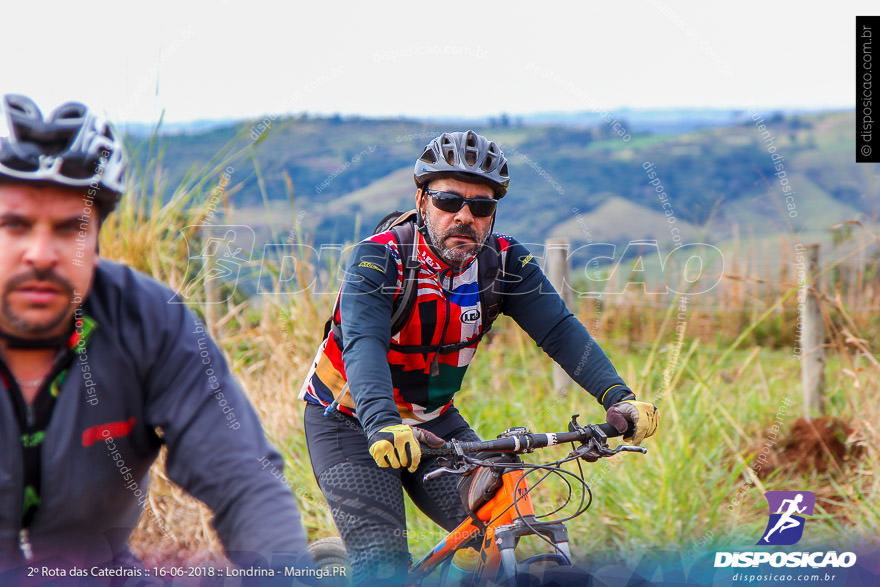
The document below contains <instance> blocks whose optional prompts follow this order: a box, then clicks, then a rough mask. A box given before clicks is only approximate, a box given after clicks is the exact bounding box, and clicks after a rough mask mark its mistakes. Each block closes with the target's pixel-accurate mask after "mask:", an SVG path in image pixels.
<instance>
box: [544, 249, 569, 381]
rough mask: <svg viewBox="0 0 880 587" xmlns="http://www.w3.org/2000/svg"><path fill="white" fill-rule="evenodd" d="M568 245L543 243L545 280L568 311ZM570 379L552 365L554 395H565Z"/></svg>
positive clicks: (558, 367) (561, 370)
mask: <svg viewBox="0 0 880 587" xmlns="http://www.w3.org/2000/svg"><path fill="white" fill-rule="evenodd" d="M569 249H570V244H569V241H568V239H567V238H551V239H547V241H546V242H545V243H544V251H545V254H546V260H545V264H546V265H545V266H546V268H547V278H548V279H549V280H550V283H552V284H553V287H554V288H555V289H556V291H557V292H558V293H559V295H560V296H562V300H563V301H564V302H565V305H566V306H568V308H569V309H572V301H573V296H572V291H571V287H570V285H569V284H570V283H571V281H570V277H569V276H570V269H569V262H568V253H569ZM571 383H572V381H571V378H570V377H569V376H568V373H566V372H565V370H564V369H563V368H562V367H560V366H559V365H557V364H556V363H554V364H553V391H555V392H556V393H559V394H562V395H567V394H568V390H569V388H570V387H571Z"/></svg>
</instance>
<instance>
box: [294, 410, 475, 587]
mask: <svg viewBox="0 0 880 587" xmlns="http://www.w3.org/2000/svg"><path fill="white" fill-rule="evenodd" d="M323 413H324V408H323V407H320V406H317V405H315V404H310V403H309V404H307V405H306V409H305V432H306V440H307V443H308V447H309V458H310V459H311V462H312V469H313V470H314V472H315V478H316V479H317V481H318V485H319V486H320V488H321V491H322V492H323V494H324V499H326V500H327V503H328V504H329V506H330V513H331V514H332V515H333V520H334V521H335V522H336V527H337V528H338V529H339V534H340V535H341V536H342V540H343V541H344V542H345V547H346V550H347V551H348V555H349V560H350V562H351V564H352V570H353V574H354V577H353V580H354V582H355V583H363V582H376V581H377V580H378V581H382V582H383V583H384V584H390V583H395V582H397V583H403V582H404V581H405V580H406V573H407V569H408V565H409V549H408V547H407V538H406V537H407V535H406V514H405V511H404V501H403V490H404V489H405V490H406V492H407V493H408V494H409V496H410V499H412V501H413V503H414V504H415V505H416V506H417V507H418V508H419V509H420V510H422V511H423V512H424V513H425V514H426V515H427V516H428V517H430V518H431V519H432V520H433V521H434V522H436V523H437V524H439V525H440V526H441V527H443V528H444V529H446V530H447V531H452V530H454V529H455V528H456V526H458V525H459V524H460V523H461V522H462V520H464V519H465V518H466V517H467V515H468V512H467V511H466V510H465V508H464V505H462V503H461V499H460V498H459V495H458V490H457V483H458V479H459V478H458V477H457V476H455V475H441V476H440V477H437V478H436V479H432V480H430V481H428V482H427V483H424V482H423V481H422V477H423V476H424V475H425V473H427V472H429V471H431V470H433V469H435V468H436V467H437V466H438V464H437V458H436V457H425V458H424V459H422V461H421V463H420V464H419V467H418V469H416V472H415V473H410V472H409V471H407V470H406V469H402V470H401V469H391V468H380V467H379V466H378V465H377V464H376V462H375V461H374V460H373V457H372V456H371V455H370V451H369V445H368V443H367V438H366V436H365V434H364V430H363V428H362V427H361V425H360V423H359V422H358V421H357V420H356V419H355V418H352V417H350V416H346V415H344V414H341V413H339V412H334V413H333V415H331V416H330V417H324V415H323ZM420 427H421V428H424V429H425V430H429V431H430V432H433V433H434V434H436V435H437V436H439V437H441V438H443V439H444V440H450V439H452V438H456V439H458V440H461V441H474V440H479V437H478V436H477V434H476V433H475V432H474V431H473V430H472V429H471V427H470V426H469V425H468V423H467V422H465V420H464V418H462V417H461V414H459V412H458V410H457V409H456V408H455V407H454V406H452V407H450V408H449V409H448V410H447V411H446V412H445V413H444V414H443V415H441V416H440V417H438V418H436V419H434V420H431V421H430V422H425V423H424V424H421V425H420Z"/></svg>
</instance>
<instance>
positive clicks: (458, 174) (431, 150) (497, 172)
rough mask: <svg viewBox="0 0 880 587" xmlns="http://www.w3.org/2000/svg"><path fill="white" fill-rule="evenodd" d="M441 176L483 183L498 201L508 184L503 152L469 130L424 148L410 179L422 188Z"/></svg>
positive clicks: (508, 178) (450, 134)
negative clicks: (492, 191)
mask: <svg viewBox="0 0 880 587" xmlns="http://www.w3.org/2000/svg"><path fill="white" fill-rule="evenodd" d="M440 177H454V178H456V179H461V180H462V181H471V182H472V181H478V182H480V183H485V184H487V185H488V186H490V187H491V188H492V189H493V190H494V191H495V197H496V198H497V199H499V200H500V199H501V198H503V197H504V195H505V194H506V193H507V186H508V185H509V184H510V176H509V175H508V174H507V159H505V157H504V153H502V152H501V149H499V148H498V145H496V144H495V143H493V142H492V141H490V140H488V139H487V138H486V137H484V136H481V135H478V134H477V133H475V132H474V131H472V130H469V131H466V132H445V133H443V134H442V135H440V136H439V137H437V138H435V139H433V140H432V141H431V142H430V143H428V144H427V145H425V150H424V151H423V152H422V156H421V157H419V159H418V161H416V166H415V170H414V172H413V179H414V180H415V182H416V185H417V186H418V187H420V188H422V187H424V186H425V185H427V184H428V182H430V181H431V180H433V179H437V178H440Z"/></svg>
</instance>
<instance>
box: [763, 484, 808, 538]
mask: <svg viewBox="0 0 880 587" xmlns="http://www.w3.org/2000/svg"><path fill="white" fill-rule="evenodd" d="M802 501H804V494H803V493H798V494H797V495H796V496H794V498H792V499H783V500H782V503H781V504H779V509H780V510H784V509H785V508H786V505H785V504H788V506H787V507H788V509H787V510H786V511H784V512H782V515H781V516H780V517H779V520H777V522H776V525H775V526H773V528H772V529H771V530H770V531H769V532H767V535H766V536H764V539H763V540H764V542H767V543H769V542H770V535H771V534H773V533H774V532H776V531H777V530H779V533H780V534H781V533H782V532H785V531H786V530H789V529H791V528H797V527H798V526H800V525H801V523H800V522H799V521H798V520H795V519H794V518H792V517H791V516H792V514H796V513H797V514H800V513H801V512H803V511H804V510H805V509H807V506H806V505H805V506H804V507H798V505H799V504H800V503H801V502H802Z"/></svg>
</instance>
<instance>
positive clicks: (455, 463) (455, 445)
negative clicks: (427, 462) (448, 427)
mask: <svg viewBox="0 0 880 587" xmlns="http://www.w3.org/2000/svg"><path fill="white" fill-rule="evenodd" d="M450 444H452V449H453V450H454V451H455V453H454V454H452V455H450V456H449V457H444V458H442V459H440V461H441V462H443V463H450V466H448V467H447V466H446V465H445V464H444V465H442V466H440V467H437V468H436V469H434V470H433V471H429V472H428V473H425V475H424V477H422V481H423V482H424V481H430V480H431V479H436V478H437V477H439V476H440V475H443V474H444V473H452V474H453V475H465V474H467V473H470V472H471V471H473V470H474V469H476V468H477V465H474V464H471V463H468V462H467V460H466V459H467V458H468V457H467V456H466V455H465V454H464V451H463V450H462V448H461V443H459V442H458V440H456V439H454V438H453V439H452V440H451V441H450Z"/></svg>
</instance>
